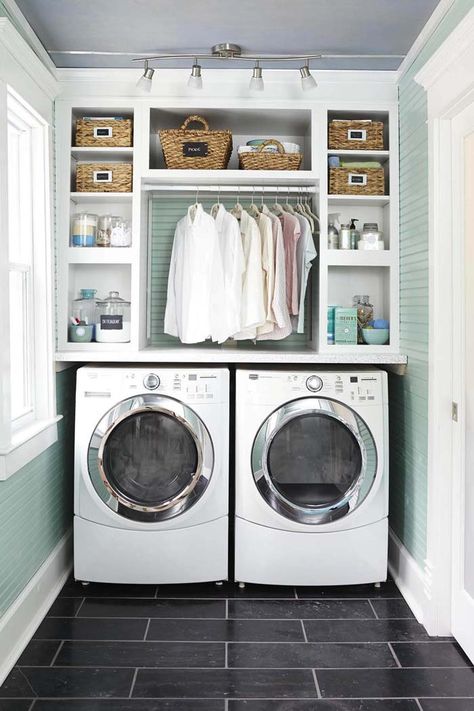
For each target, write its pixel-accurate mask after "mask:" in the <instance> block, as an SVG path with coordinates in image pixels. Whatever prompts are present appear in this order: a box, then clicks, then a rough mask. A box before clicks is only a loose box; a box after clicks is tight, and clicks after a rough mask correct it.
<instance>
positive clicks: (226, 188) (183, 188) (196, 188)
mask: <svg viewBox="0 0 474 711" xmlns="http://www.w3.org/2000/svg"><path fill="white" fill-rule="evenodd" d="M142 187H143V190H147V191H150V192H188V193H197V192H198V193H248V194H249V195H252V194H254V193H255V194H257V193H270V194H271V195H276V194H278V193H281V194H282V195H287V194H288V193H294V194H295V195H304V194H315V193H317V192H319V191H318V189H317V188H316V187H315V186H314V185H255V186H254V185H152V184H149V183H145V184H144V185H143V186H142Z"/></svg>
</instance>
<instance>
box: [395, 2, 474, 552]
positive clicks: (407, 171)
mask: <svg viewBox="0 0 474 711" xmlns="http://www.w3.org/2000/svg"><path fill="white" fill-rule="evenodd" d="M472 7H473V0H455V2H454V3H453V5H452V6H451V8H450V10H449V11H448V13H447V14H446V15H445V17H444V18H443V20H442V22H441V23H440V24H439V25H438V27H437V28H436V30H435V32H434V33H433V35H432V36H431V37H430V39H429V41H428V42H427V43H426V45H425V46H424V48H423V49H422V51H421V52H420V53H419V55H418V56H417V58H416V60H415V62H414V63H413V64H412V66H411V67H410V69H409V70H408V72H407V73H406V74H405V75H404V77H403V78H402V80H401V82H400V86H399V102H400V336H401V338H400V348H401V352H402V353H406V354H407V355H408V373H407V375H405V376H403V377H399V376H395V375H394V376H391V377H390V403H391V404H390V416H391V427H390V452H391V455H390V477H391V483H390V524H391V527H392V529H393V530H394V532H395V533H396V534H397V536H398V537H399V538H400V540H401V541H402V543H403V544H404V545H405V547H406V548H407V549H408V551H409V552H410V553H411V555H412V556H413V557H414V558H415V560H416V561H417V562H418V564H419V565H421V566H423V563H424V559H425V556H426V519H427V457H428V311H429V302H428V299H429V288H428V258H429V237H428V128H427V124H426V120H427V106H426V94H425V91H424V89H423V88H422V87H421V86H420V85H419V84H417V83H416V82H415V81H414V76H415V75H416V73H417V72H418V71H419V70H420V69H421V67H422V66H423V65H424V64H425V63H426V61H427V60H428V59H429V58H430V57H431V55H432V54H433V53H434V51H435V50H436V49H437V48H438V47H439V46H440V45H441V44H442V43H443V41H444V40H445V39H446V37H447V36H448V35H449V34H450V32H451V31H452V30H453V29H454V28H455V27H456V25H457V24H458V23H459V22H460V21H461V20H462V18H463V17H464V15H466V13H467V12H468V11H469V10H471V9H472Z"/></svg>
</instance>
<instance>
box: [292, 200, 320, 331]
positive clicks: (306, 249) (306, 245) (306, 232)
mask: <svg viewBox="0 0 474 711" xmlns="http://www.w3.org/2000/svg"><path fill="white" fill-rule="evenodd" d="M295 217H296V218H297V220H298V222H299V223H300V230H301V235H300V238H299V240H298V243H297V245H296V271H297V273H298V289H299V310H298V316H294V317H293V324H294V327H295V330H296V332H297V333H304V302H305V296H306V288H307V285H308V277H309V272H310V271H311V267H312V264H311V262H312V261H313V259H315V258H316V257H317V252H316V248H315V246H314V240H313V235H312V234H311V226H310V224H309V220H308V219H307V218H306V217H304V216H303V215H299V214H298V213H296V214H295Z"/></svg>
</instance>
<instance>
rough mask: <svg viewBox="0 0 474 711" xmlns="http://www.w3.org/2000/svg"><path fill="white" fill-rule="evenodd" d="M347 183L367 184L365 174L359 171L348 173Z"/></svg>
mask: <svg viewBox="0 0 474 711" xmlns="http://www.w3.org/2000/svg"><path fill="white" fill-rule="evenodd" d="M347 183H348V184H349V185H367V175H365V174H361V173H349V175H348V176H347Z"/></svg>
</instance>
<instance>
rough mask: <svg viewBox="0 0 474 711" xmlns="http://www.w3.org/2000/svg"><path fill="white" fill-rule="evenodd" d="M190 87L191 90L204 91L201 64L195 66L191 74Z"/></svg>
mask: <svg viewBox="0 0 474 711" xmlns="http://www.w3.org/2000/svg"><path fill="white" fill-rule="evenodd" d="M188 86H189V87H190V88H191V89H202V75H201V67H200V65H199V64H193V66H192V69H191V74H190V75H189V79H188Z"/></svg>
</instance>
